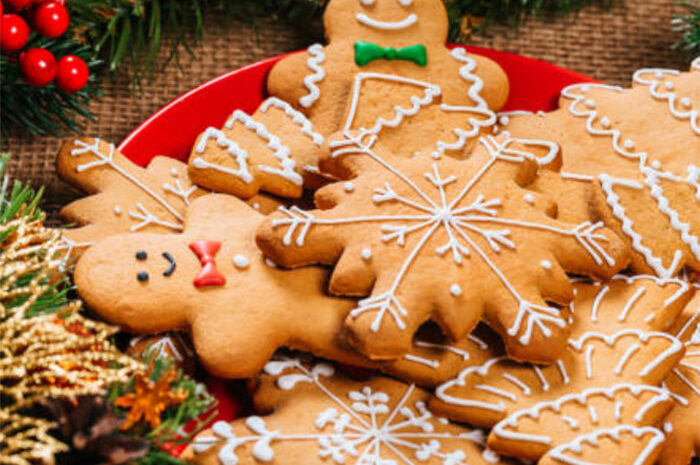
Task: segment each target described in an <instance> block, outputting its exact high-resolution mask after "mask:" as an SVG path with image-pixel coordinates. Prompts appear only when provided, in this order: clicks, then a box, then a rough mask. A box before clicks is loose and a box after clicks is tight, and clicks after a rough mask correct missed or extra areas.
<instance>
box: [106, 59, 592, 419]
mask: <svg viewBox="0 0 700 465" xmlns="http://www.w3.org/2000/svg"><path fill="white" fill-rule="evenodd" d="M468 50H469V52H471V53H475V54H478V55H484V56H487V57H489V58H491V59H493V60H494V61H496V62H497V63H498V64H499V65H501V67H502V68H503V69H504V70H505V72H506V74H508V77H509V79H510V95H509V97H508V102H507V103H506V105H505V107H504V108H503V110H504V111H509V110H530V111H537V110H543V111H550V110H554V109H555V108H556V107H557V101H558V98H559V93H560V91H561V89H563V88H564V87H566V86H568V85H570V84H575V83H579V82H594V80H593V79H591V78H589V77H586V76H582V75H580V74H577V73H574V72H572V71H569V70H566V69H563V68H559V67H557V66H554V65H551V64H549V63H545V62H543V61H540V60H535V59H533V58H527V57H524V56H520V55H515V54H512V53H506V52H499V51H497V50H491V49H485V48H478V47H468ZM284 56H285V55H280V56H277V57H274V58H269V59H267V60H264V61H260V62H258V63H254V64H252V65H249V66H245V67H243V68H240V69H237V70H234V71H231V72H230V73H227V74H224V75H222V76H219V77H218V78H216V79H213V80H211V81H209V82H207V83H205V84H202V85H201V86H199V87H197V88H195V89H193V90H191V91H189V92H187V93H186V94H184V95H182V96H181V97H179V98H177V99H175V100H173V101H172V102H170V103H169V104H168V105H166V106H165V107H163V108H162V109H161V110H160V111H158V112H156V113H155V114H153V115H152V116H151V117H150V118H148V119H147V120H146V121H144V122H143V123H142V124H141V125H140V126H139V127H138V128H136V129H135V130H134V131H133V132H132V133H131V134H129V135H128V136H127V137H126V139H124V141H123V142H122V143H121V145H120V146H119V147H118V149H119V150H120V151H121V152H122V153H124V154H125V155H126V156H127V157H129V158H130V159H131V160H132V161H133V162H135V163H137V164H139V165H141V166H145V165H146V164H148V162H149V161H150V160H151V159H152V158H153V157H155V156H156V155H166V156H169V157H173V158H177V159H179V160H183V161H184V160H186V158H187V157H188V155H189V153H190V150H191V148H192V145H193V144H194V141H195V140H196V138H197V136H198V135H199V134H200V133H201V132H202V131H204V130H205V129H206V128H207V127H208V126H215V127H221V126H223V124H224V122H225V121H226V119H227V118H228V117H229V116H230V115H231V113H232V112H233V110H235V109H241V110H244V111H246V112H248V113H252V112H254V111H255V110H256V109H257V107H258V105H260V103H261V102H262V101H263V99H264V98H265V78H266V76H267V73H268V71H269V70H270V68H272V66H273V65H274V64H275V63H276V62H277V61H279V60H280V59H282V58H283V57H284ZM207 385H208V387H209V390H210V392H211V393H212V394H213V395H214V396H215V397H216V398H217V399H218V400H219V406H218V410H219V416H218V419H220V420H231V419H233V418H235V417H236V416H237V415H239V413H240V405H241V404H240V399H241V397H243V396H244V395H245V394H244V389H243V383H241V382H231V381H226V380H221V379H208V380H207Z"/></svg>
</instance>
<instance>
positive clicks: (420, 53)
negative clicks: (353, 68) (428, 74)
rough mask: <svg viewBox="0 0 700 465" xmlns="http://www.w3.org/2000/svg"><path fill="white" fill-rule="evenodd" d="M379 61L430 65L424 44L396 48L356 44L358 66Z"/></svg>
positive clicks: (360, 42) (367, 43)
mask: <svg viewBox="0 0 700 465" xmlns="http://www.w3.org/2000/svg"><path fill="white" fill-rule="evenodd" d="M379 59H382V60H405V61H412V62H413V63H415V64H417V65H419V66H425V65H427V64H428V54H427V52H426V49H425V45H422V44H416V45H411V46H409V47H403V48H394V47H382V46H381V45H377V44H373V43H371V42H363V41H361V40H358V41H357V42H355V63H356V64H357V66H365V65H367V64H369V63H371V62H372V61H374V60H379Z"/></svg>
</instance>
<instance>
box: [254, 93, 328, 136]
mask: <svg viewBox="0 0 700 465" xmlns="http://www.w3.org/2000/svg"><path fill="white" fill-rule="evenodd" d="M270 107H275V108H278V109H280V110H282V111H283V112H284V114H285V115H287V116H288V117H289V118H290V119H291V120H292V122H293V123H295V124H297V125H299V128H300V129H299V130H300V131H301V133H302V134H304V135H306V136H308V137H309V138H310V139H311V140H312V141H313V143H314V144H316V147H321V145H323V141H324V140H325V138H324V137H323V135H322V134H320V133H318V132H316V131H314V126H313V123H311V121H310V120H309V119H308V118H307V117H306V116H305V115H304V114H303V113H302V112H300V111H297V110H295V109H294V108H293V107H292V106H291V105H290V104H288V103H287V102H285V101H284V100H280V99H278V98H277V97H269V98H268V99H266V100H265V101H264V102H263V103H262V105H260V108H259V109H258V110H259V111H260V112H261V113H267V110H269V109H270Z"/></svg>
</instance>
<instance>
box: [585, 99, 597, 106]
mask: <svg viewBox="0 0 700 465" xmlns="http://www.w3.org/2000/svg"><path fill="white" fill-rule="evenodd" d="M586 106H587V107H588V108H595V102H594V101H593V100H591V99H588V100H586Z"/></svg>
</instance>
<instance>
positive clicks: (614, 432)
mask: <svg viewBox="0 0 700 465" xmlns="http://www.w3.org/2000/svg"><path fill="white" fill-rule="evenodd" d="M625 433H631V434H632V436H634V437H635V438H640V437H642V436H643V435H645V434H652V435H653V436H652V438H651V440H650V441H649V443H648V444H647V445H646V446H645V447H644V449H643V450H642V451H641V452H640V453H639V455H637V457H636V458H635V460H634V462H632V463H630V465H644V464H645V463H647V459H648V458H649V455H650V454H652V453H653V452H654V450H655V449H656V447H657V446H659V445H661V444H662V443H663V442H664V441H665V440H666V438H665V436H664V434H663V433H662V432H661V431H660V430H659V429H657V428H654V427H651V426H642V427H638V426H633V425H619V426H616V427H614V428H603V429H599V430H596V431H594V432H592V433H590V434H585V435H582V436H579V437H577V438H576V439H575V440H573V441H570V442H568V443H565V444H560V445H559V446H557V447H554V448H552V449H551V450H550V451H549V453H548V455H549V456H550V457H551V458H552V459H554V460H558V461H559V462H562V463H565V464H567V465H597V464H593V463H591V462H588V461H583V460H579V459H577V458H572V457H570V456H567V455H565V453H566V452H568V451H570V452H573V453H574V454H576V455H580V454H581V451H582V450H583V446H584V444H586V445H590V446H592V447H597V446H598V443H599V440H600V438H602V437H609V438H611V439H613V440H614V441H619V440H620V435H621V434H625ZM600 465H602V464H600Z"/></svg>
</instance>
